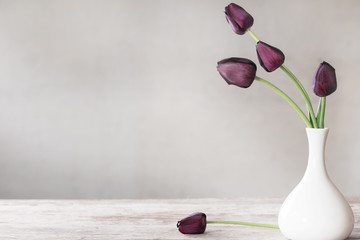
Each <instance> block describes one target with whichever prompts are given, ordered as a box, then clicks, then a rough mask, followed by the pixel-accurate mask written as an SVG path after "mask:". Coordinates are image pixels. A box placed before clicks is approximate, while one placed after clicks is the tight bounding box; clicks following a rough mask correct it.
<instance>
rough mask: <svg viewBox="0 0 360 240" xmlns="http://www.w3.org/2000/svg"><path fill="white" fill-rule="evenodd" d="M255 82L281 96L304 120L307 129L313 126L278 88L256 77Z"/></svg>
mask: <svg viewBox="0 0 360 240" xmlns="http://www.w3.org/2000/svg"><path fill="white" fill-rule="evenodd" d="M255 80H257V81H259V82H262V83H264V84H265V85H267V86H269V87H270V88H272V89H273V90H275V91H276V92H277V93H278V94H279V95H280V96H282V97H283V98H284V99H285V100H286V101H287V102H288V103H289V104H290V105H291V106H292V107H293V108H294V109H295V110H296V112H297V113H298V114H299V115H300V117H301V118H302V119H303V120H304V122H305V124H306V125H307V126H308V127H309V128H312V127H313V125H312V124H311V122H310V121H309V119H308V118H307V117H306V115H305V114H304V112H303V111H302V110H301V109H300V108H299V106H298V105H297V104H296V103H295V102H294V101H293V100H292V99H291V98H290V97H289V96H288V95H286V94H285V93H284V92H283V91H281V90H280V89H279V88H278V87H276V86H275V85H273V84H272V83H270V82H268V81H266V80H265V79H262V78H260V77H258V76H256V77H255Z"/></svg>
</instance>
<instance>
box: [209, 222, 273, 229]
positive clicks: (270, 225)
mask: <svg viewBox="0 0 360 240" xmlns="http://www.w3.org/2000/svg"><path fill="white" fill-rule="evenodd" d="M207 223H224V224H237V225H245V226H255V227H266V228H279V226H278V225H272V224H265V223H251V222H238V221H207Z"/></svg>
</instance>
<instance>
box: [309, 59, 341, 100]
mask: <svg viewBox="0 0 360 240" xmlns="http://www.w3.org/2000/svg"><path fill="white" fill-rule="evenodd" d="M311 85H312V88H313V91H314V93H315V94H316V95H317V96H319V97H326V96H328V95H330V94H332V93H333V92H335V91H336V89H337V82H336V74H335V69H334V68H333V67H332V66H331V65H330V64H329V63H327V62H325V61H324V62H322V63H321V64H320V65H319V66H318V68H317V69H316V71H315V74H314V77H313V79H312V82H311Z"/></svg>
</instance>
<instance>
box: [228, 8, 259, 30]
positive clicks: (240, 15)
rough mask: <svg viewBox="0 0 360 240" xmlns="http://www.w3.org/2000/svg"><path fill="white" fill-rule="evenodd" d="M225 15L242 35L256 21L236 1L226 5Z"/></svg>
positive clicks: (232, 26)
mask: <svg viewBox="0 0 360 240" xmlns="http://www.w3.org/2000/svg"><path fill="white" fill-rule="evenodd" d="M225 17H226V20H227V21H228V23H229V24H230V27H231V28H232V30H233V31H234V32H235V33H237V34H240V35H243V34H244V33H245V32H246V30H248V29H249V28H250V27H251V26H252V25H253V23H254V19H253V17H252V16H251V15H250V14H249V13H248V12H246V11H245V10H244V9H243V8H242V7H240V6H238V5H236V4H235V3H230V4H229V5H228V6H227V7H225Z"/></svg>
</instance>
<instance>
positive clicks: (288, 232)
mask: <svg viewBox="0 0 360 240" xmlns="http://www.w3.org/2000/svg"><path fill="white" fill-rule="evenodd" d="M328 132H329V129H327V128H325V129H313V128H307V129H306V133H307V136H308V142H309V159H308V165H307V168H306V171H305V174H304V176H303V178H302V179H301V181H300V183H299V184H298V185H297V186H296V187H295V188H294V189H293V191H292V192H291V193H290V194H289V196H288V197H287V198H286V199H285V201H284V203H283V205H282V206H281V209H280V212H279V219H278V220H279V227H280V231H281V232H282V234H283V235H284V236H285V237H287V238H288V239H293V240H332V239H345V238H347V237H348V236H349V235H350V233H351V232H352V230H353V227H354V215H353V212H352V209H351V208H350V206H349V203H348V202H347V201H346V199H345V198H344V196H343V195H342V194H341V192H340V191H339V190H338V189H337V187H336V186H335V185H334V183H333V182H332V181H331V180H330V178H329V176H328V174H327V171H326V166H325V144H326V139H327V135H328ZM339 164H341V163H340V162H339Z"/></svg>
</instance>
